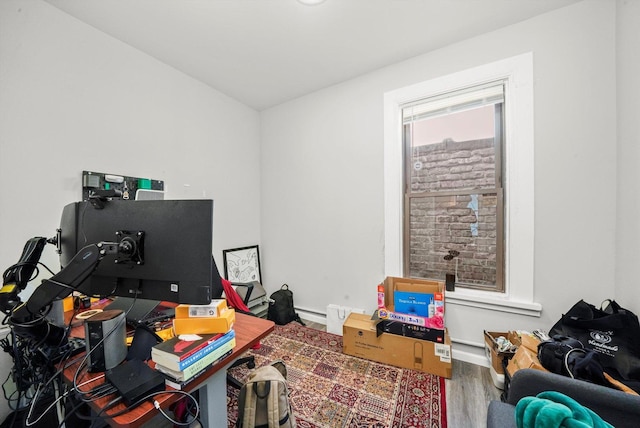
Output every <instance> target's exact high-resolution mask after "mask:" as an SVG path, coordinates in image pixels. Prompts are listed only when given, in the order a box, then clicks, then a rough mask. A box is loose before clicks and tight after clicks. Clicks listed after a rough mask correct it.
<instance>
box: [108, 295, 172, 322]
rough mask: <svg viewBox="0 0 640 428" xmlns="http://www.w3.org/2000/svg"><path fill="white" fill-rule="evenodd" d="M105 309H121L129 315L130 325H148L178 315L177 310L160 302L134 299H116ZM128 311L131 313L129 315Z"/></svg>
mask: <svg viewBox="0 0 640 428" xmlns="http://www.w3.org/2000/svg"><path fill="white" fill-rule="evenodd" d="M134 302H135V304H134ZM132 305H133V306H132ZM129 308H131V310H129ZM104 309H105V310H110V309H120V310H121V311H123V312H125V313H126V314H127V315H126V316H127V322H128V323H130V324H140V323H145V324H148V323H152V322H155V321H159V320H163V319H167V318H173V317H174V316H175V314H176V311H175V308H171V307H168V306H164V305H163V304H162V302H160V301H158V300H148V299H133V298H131V297H116V298H114V300H113V302H111V303H109V304H108V305H107V306H106V307H105V308H104ZM127 311H129V312H128V313H127Z"/></svg>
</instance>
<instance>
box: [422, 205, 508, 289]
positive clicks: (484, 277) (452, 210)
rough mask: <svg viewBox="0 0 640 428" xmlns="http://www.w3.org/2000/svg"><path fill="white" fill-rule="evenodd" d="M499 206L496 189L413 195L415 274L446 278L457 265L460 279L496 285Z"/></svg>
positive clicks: (466, 282)
mask: <svg viewBox="0 0 640 428" xmlns="http://www.w3.org/2000/svg"><path fill="white" fill-rule="evenodd" d="M497 206H498V198H497V196H496V194H495V193H490V194H486V193H483V194H467V195H452V196H431V197H415V198H411V199H410V202H409V207H410V212H411V214H410V219H409V222H410V225H409V245H410V251H409V276H410V277H412V278H431V279H441V280H444V278H445V274H446V273H456V266H457V277H458V281H457V282H458V283H460V284H468V285H472V286H478V287H489V288H494V287H495V284H496V275H497V271H496V267H497V264H496V237H497V233H496V232H497V229H496V210H497ZM449 250H455V251H458V252H459V255H458V256H457V257H455V258H454V259H453V260H449V261H447V260H445V259H444V257H445V256H446V255H447V254H448V252H449ZM456 262H457V264H456Z"/></svg>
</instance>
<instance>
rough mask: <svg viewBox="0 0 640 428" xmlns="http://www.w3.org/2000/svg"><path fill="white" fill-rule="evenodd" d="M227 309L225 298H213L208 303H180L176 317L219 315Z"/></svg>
mask: <svg viewBox="0 0 640 428" xmlns="http://www.w3.org/2000/svg"><path fill="white" fill-rule="evenodd" d="M226 310H227V301H226V300H225V299H216V300H212V301H211V303H210V304H208V305H178V306H176V318H202V317H218V316H220V314H221V313H223V312H224V311H226Z"/></svg>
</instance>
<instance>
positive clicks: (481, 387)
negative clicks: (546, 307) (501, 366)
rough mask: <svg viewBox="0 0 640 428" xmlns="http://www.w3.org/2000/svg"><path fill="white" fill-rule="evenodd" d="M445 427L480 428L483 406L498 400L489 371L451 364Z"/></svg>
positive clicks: (484, 414)
mask: <svg viewBox="0 0 640 428" xmlns="http://www.w3.org/2000/svg"><path fill="white" fill-rule="evenodd" d="M305 324H306V325H307V327H310V328H315V329H317V330H322V331H326V326H324V325H322V324H318V323H314V322H311V321H305ZM445 391H446V395H447V426H448V427H449V428H484V427H486V425H487V424H486V421H487V406H488V405H489V401H491V400H499V399H500V393H501V392H502V391H501V390H499V389H498V388H496V387H495V386H494V385H493V381H492V380H491V375H490V374H489V369H488V368H487V367H481V366H478V365H475V364H470V363H465V362H464V361H458V360H455V361H454V362H453V373H452V376H451V379H446V380H445Z"/></svg>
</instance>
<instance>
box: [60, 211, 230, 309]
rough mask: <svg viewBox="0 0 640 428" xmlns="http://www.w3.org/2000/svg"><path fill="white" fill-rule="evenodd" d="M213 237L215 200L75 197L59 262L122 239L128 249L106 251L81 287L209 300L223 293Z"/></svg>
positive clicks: (95, 292)
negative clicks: (83, 199)
mask: <svg viewBox="0 0 640 428" xmlns="http://www.w3.org/2000/svg"><path fill="white" fill-rule="evenodd" d="M212 241H213V201H212V200H155V201H135V200H131V201H128V200H119V199H116V200H110V201H105V202H104V204H103V206H102V208H97V207H96V206H94V205H92V204H91V203H89V202H76V203H73V204H70V205H67V206H66V207H65V208H64V210H63V214H62V219H61V221H60V250H61V253H60V262H61V265H62V267H64V266H65V265H66V264H67V263H68V262H69V261H70V260H71V258H72V257H73V256H74V255H75V254H76V253H77V252H78V251H79V250H80V249H82V248H83V247H84V246H86V245H89V244H97V243H101V242H112V243H118V244H119V248H120V249H123V248H124V249H128V252H127V251H125V255H124V256H123V254H107V255H106V256H105V257H104V259H103V260H102V261H101V262H100V264H99V265H98V267H97V268H96V270H95V271H94V272H93V274H92V275H91V276H90V277H89V278H88V279H87V280H86V281H85V282H84V283H83V284H82V285H81V286H80V287H79V289H80V291H82V292H84V293H86V294H89V295H92V296H124V297H134V296H137V298H140V299H153V300H164V301H170V302H176V303H185V304H208V303H210V302H211V300H212V299H214V298H218V297H220V295H221V294H222V284H221V280H220V275H219V273H218V269H217V267H216V264H215V261H214V259H213V256H212V249H213V248H212V246H213V244H212ZM112 247H113V246H112Z"/></svg>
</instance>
